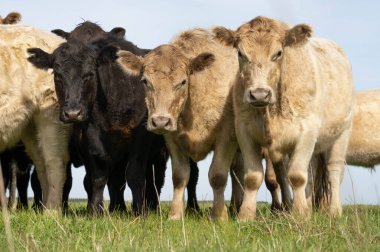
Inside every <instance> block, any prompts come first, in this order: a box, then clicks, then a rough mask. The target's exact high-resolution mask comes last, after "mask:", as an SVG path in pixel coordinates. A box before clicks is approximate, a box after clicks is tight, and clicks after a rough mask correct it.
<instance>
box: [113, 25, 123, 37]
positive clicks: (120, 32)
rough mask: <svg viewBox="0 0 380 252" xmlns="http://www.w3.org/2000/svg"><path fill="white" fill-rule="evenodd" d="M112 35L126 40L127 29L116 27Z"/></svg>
mask: <svg viewBox="0 0 380 252" xmlns="http://www.w3.org/2000/svg"><path fill="white" fill-rule="evenodd" d="M110 33H112V34H113V35H115V36H116V37H118V38H124V36H125V29H124V28H123V27H115V28H113V29H112V30H111V31H110Z"/></svg>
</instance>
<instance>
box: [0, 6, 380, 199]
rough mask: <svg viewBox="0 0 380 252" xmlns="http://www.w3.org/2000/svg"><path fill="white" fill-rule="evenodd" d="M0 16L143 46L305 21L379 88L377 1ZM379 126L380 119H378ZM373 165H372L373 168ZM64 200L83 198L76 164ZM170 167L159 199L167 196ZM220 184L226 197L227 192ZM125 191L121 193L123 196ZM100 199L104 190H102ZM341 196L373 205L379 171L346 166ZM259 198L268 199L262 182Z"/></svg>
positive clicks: (203, 172) (360, 83)
mask: <svg viewBox="0 0 380 252" xmlns="http://www.w3.org/2000/svg"><path fill="white" fill-rule="evenodd" d="M0 10H1V13H0V15H3V16H4V15H6V14H7V13H8V12H10V11H19V12H20V13H21V14H22V15H23V20H22V23H23V24H28V25H32V26H35V27H38V28H40V29H43V30H47V31H49V30H52V29H56V28H60V29H63V30H67V31H71V30H72V29H74V27H75V26H76V25H77V24H78V23H80V22H82V20H90V21H94V22H97V23H98V24H100V25H101V26H102V27H103V28H104V29H105V30H110V29H112V28H113V27H116V26H121V27H124V28H125V29H126V31H127V33H126V37H127V39H128V40H130V41H132V42H134V43H135V44H137V45H138V46H140V47H143V48H153V47H156V46H158V45H160V44H163V43H167V42H169V41H170V39H171V38H173V37H174V36H175V34H176V33H178V32H180V31H182V30H185V29H188V28H193V27H210V26H215V25H223V26H226V27H228V28H232V29H235V28H237V27H238V26H239V25H241V24H243V23H244V22H246V21H249V20H250V19H252V18H254V17H255V16H258V15H262V16H269V17H272V18H277V19H280V20H282V21H285V22H288V23H290V24H297V23H308V24H310V25H312V26H313V28H314V34H315V36H319V37H325V38H328V39H331V40H334V41H336V42H337V43H338V44H340V45H341V46H342V47H343V49H344V50H345V52H346V54H347V56H348V58H349V59H350V61H351V63H352V67H353V75H354V81H355V88H356V90H367V89H371V88H377V87H380V71H379V70H380V68H379V66H378V63H377V60H378V59H379V58H380V50H379V49H378V47H379V45H380V25H379V24H380V15H379V10H380V2H379V1H369V0H367V1H352V0H346V1H344V0H337V1H331V0H330V1H327V0H320V1H309V0H306V1H305V0H303V1H301V0H287V1H286V0H279V1H273V0H269V1H268V0H267V1H263V0H261V1H256V0H250V1H240V0H235V1H217V0H211V1H204V0H196V1H179V0H172V1H168V0H161V1H153V0H151V1H122V0H96V1H89V0H85V1H80V0H75V1H74V0H66V1H53V0H50V1H46V0H45V1H42V0H33V1H26V0H2V1H1V2H0ZM379 123H380V122H379ZM210 159H211V158H210V156H208V157H207V158H206V160H204V161H203V162H201V163H200V180H199V186H198V194H199V199H211V198H212V190H211V188H210V186H209V183H208V179H207V171H208V166H209V163H210ZM377 170H378V169H377ZM73 172H74V176H75V178H74V179H75V180H74V187H73V191H72V193H71V196H72V197H85V192H84V189H83V186H82V182H81V180H82V178H83V175H84V170H83V169H75V170H74V171H73ZM170 174H171V171H169V169H168V171H167V175H166V177H167V178H168V179H167V180H166V183H165V187H164V190H163V192H162V198H163V199H165V200H168V199H170V198H171V195H172V192H171V188H172V186H171V180H170V177H171V175H170ZM229 187H230V186H227V190H226V198H229V197H230V188H229ZM130 195H131V194H130V192H129V191H127V192H126V198H127V199H130V198H131V197H130ZM106 196H107V193H106ZM341 198H342V201H343V202H344V203H346V204H348V203H366V204H369V203H370V204H380V172H379V171H377V172H370V171H369V170H366V169H363V168H358V167H352V168H348V169H346V173H345V179H344V181H343V184H342V196H341ZM259 200H270V195H269V192H267V190H266V189H265V186H262V188H261V189H260V191H259Z"/></svg>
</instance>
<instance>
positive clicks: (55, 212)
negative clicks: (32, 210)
mask: <svg viewBox="0 0 380 252" xmlns="http://www.w3.org/2000/svg"><path fill="white" fill-rule="evenodd" d="M44 215H45V216H47V217H52V218H58V217H60V216H61V215H62V211H61V210H58V209H45V210H44Z"/></svg>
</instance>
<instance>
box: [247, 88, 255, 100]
mask: <svg viewBox="0 0 380 252" xmlns="http://www.w3.org/2000/svg"><path fill="white" fill-rule="evenodd" d="M249 96H250V98H251V100H252V101H255V100H256V97H255V92H254V91H253V90H251V91H249Z"/></svg>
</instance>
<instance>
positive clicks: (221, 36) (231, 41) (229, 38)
mask: <svg viewBox="0 0 380 252" xmlns="http://www.w3.org/2000/svg"><path fill="white" fill-rule="evenodd" d="M212 32H213V33H214V36H215V38H216V40H218V41H219V42H221V43H222V44H224V45H227V46H235V32H234V31H233V30H230V29H227V28H225V27H223V26H217V27H215V28H214V29H212Z"/></svg>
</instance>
